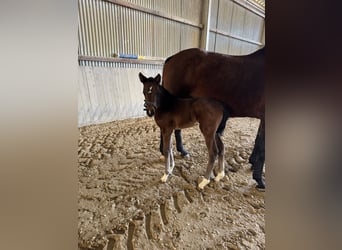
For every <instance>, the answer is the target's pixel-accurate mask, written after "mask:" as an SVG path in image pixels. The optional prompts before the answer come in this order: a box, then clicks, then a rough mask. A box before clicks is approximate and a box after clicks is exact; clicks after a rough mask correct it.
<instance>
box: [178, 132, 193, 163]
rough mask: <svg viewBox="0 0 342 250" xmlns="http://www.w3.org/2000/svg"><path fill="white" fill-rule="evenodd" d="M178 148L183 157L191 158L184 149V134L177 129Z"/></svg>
mask: <svg viewBox="0 0 342 250" xmlns="http://www.w3.org/2000/svg"><path fill="white" fill-rule="evenodd" d="M175 138H176V148H177V151H178V152H180V153H181V155H182V156H183V157H190V154H189V153H188V152H187V151H186V150H185V149H184V148H183V142H182V133H181V130H180V129H175Z"/></svg>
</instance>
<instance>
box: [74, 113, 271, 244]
mask: <svg viewBox="0 0 342 250" xmlns="http://www.w3.org/2000/svg"><path fill="white" fill-rule="evenodd" d="M258 125H259V120H257V119H251V118H235V119H230V120H229V121H228V123H227V127H226V130H225V132H224V136H223V142H224V144H225V149H226V153H225V157H226V161H227V164H226V174H227V176H226V177H224V179H223V180H221V181H220V182H219V183H215V182H214V181H211V182H210V183H209V185H208V186H206V187H205V188H204V190H202V191H200V190H198V189H197V179H198V177H199V176H201V175H203V174H204V172H205V169H206V164H207V156H208V154H207V150H206V147H205V143H204V138H203V137H202V134H201V133H200V131H199V128H198V126H195V127H193V128H189V129H185V130H183V131H182V134H183V142H184V147H185V148H186V149H187V150H188V151H189V152H190V154H191V157H190V158H188V159H187V158H182V157H181V156H180V155H179V154H177V153H176V154H175V155H176V157H175V164H176V166H175V169H174V171H173V175H172V176H171V177H170V178H169V179H168V182H167V183H161V182H160V178H161V177H162V175H163V173H164V163H163V162H162V161H161V160H160V153H159V133H160V132H159V128H158V127H157V125H156V124H155V122H154V120H153V118H147V117H146V118H138V119H128V120H124V121H115V122H111V123H106V124H101V125H92V126H86V127H81V128H79V132H80V137H79V144H78V145H79V148H78V156H79V167H78V176H79V194H78V204H79V207H78V236H79V240H78V245H79V246H78V247H79V249H81V250H83V249H101V250H102V249H103V250H112V249H128V250H132V249H148V250H152V249H208V250H209V249H265V193H263V192H259V191H258V190H256V189H255V182H254V181H253V180H252V173H251V170H250V165H249V164H248V157H249V155H250V154H251V152H252V148H253V145H254V139H255V136H256V132H257V127H258ZM173 141H174V140H173ZM174 148H175V147H174ZM216 165H217V162H216ZM233 171H235V172H233Z"/></svg>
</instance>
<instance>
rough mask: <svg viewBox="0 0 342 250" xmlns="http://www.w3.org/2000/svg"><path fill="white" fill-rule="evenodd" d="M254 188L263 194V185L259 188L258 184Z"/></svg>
mask: <svg viewBox="0 0 342 250" xmlns="http://www.w3.org/2000/svg"><path fill="white" fill-rule="evenodd" d="M255 188H256V189H257V190H258V191H260V192H265V190H266V187H265V185H262V186H260V185H259V184H258V185H256V187H255Z"/></svg>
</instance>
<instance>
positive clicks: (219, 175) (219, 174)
mask: <svg viewBox="0 0 342 250" xmlns="http://www.w3.org/2000/svg"><path fill="white" fill-rule="evenodd" d="M224 175H225V174H224V171H222V172H219V173H218V174H217V175H216V177H215V181H220V180H221V179H222V178H223V177H224Z"/></svg>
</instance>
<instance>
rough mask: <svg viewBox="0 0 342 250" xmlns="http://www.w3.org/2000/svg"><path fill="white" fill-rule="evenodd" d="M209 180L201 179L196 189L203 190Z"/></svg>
mask: <svg viewBox="0 0 342 250" xmlns="http://www.w3.org/2000/svg"><path fill="white" fill-rule="evenodd" d="M209 182H210V180H208V179H206V178H204V177H202V181H201V182H199V183H198V188H199V189H203V188H204V187H205V186H206V185H208V184H209Z"/></svg>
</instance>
